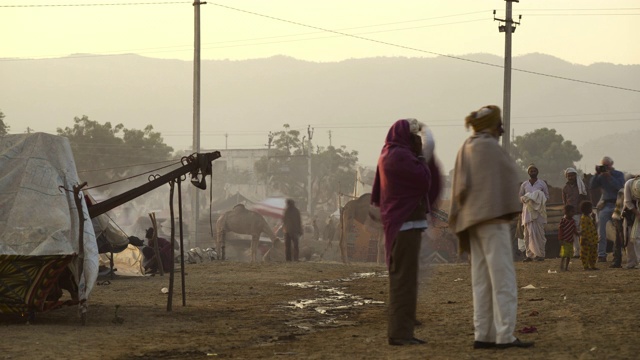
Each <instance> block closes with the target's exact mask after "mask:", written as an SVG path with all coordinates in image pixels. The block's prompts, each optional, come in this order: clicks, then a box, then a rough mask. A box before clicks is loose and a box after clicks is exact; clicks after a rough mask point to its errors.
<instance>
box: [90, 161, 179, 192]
mask: <svg viewBox="0 0 640 360" xmlns="http://www.w3.org/2000/svg"><path fill="white" fill-rule="evenodd" d="M178 163H180V162H178ZM174 165H177V164H169V165H166V166H161V167H159V168H157V169H153V170H149V171H145V172H143V173H140V174H137V175H131V176H128V177H126V178H122V179H118V180H114V181H110V182H108V183H104V184H100V185H96V186H91V187H87V188H84V190H90V189H95V188H99V187H103V186H107V185H113V184H116V183H119V182H122V181H126V180H131V179H133V178H136V177H138V176H142V175H145V174H148V173H152V172H155V171H158V170H162V169H165V168H168V167H171V166H174Z"/></svg>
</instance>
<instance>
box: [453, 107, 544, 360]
mask: <svg viewBox="0 0 640 360" xmlns="http://www.w3.org/2000/svg"><path fill="white" fill-rule="evenodd" d="M465 124H466V127H467V128H469V127H472V128H473V134H472V135H471V136H470V137H469V138H468V139H467V140H466V141H465V142H464V144H463V145H462V147H461V148H460V151H459V152H458V155H457V157H456V163H455V167H454V174H453V188H452V193H451V209H450V211H449V228H450V229H451V230H453V231H454V232H455V234H456V235H457V236H458V239H459V240H460V251H461V252H470V254H471V256H470V260H471V286H472V291H473V325H474V328H475V331H474V338H475V341H474V342H473V347H474V349H490V348H499V349H504V348H509V347H530V346H532V345H533V343H531V342H522V341H520V340H519V339H518V338H516V337H515V336H513V332H514V330H515V326H516V314H517V304H518V289H517V287H516V272H515V267H514V264H513V250H512V245H511V231H510V223H511V222H512V221H513V219H514V218H515V217H516V216H517V214H518V213H519V212H520V210H521V207H520V202H519V201H518V198H517V197H516V196H515V194H516V193H517V191H518V185H519V184H518V183H519V181H518V171H517V167H516V164H515V162H514V161H513V159H512V158H511V156H509V154H508V153H507V152H506V151H505V150H504V149H503V148H502V147H501V146H500V144H498V138H500V136H501V135H502V133H503V132H504V130H503V129H502V118H501V117H500V108H498V107H497V106H494V105H489V106H485V107H483V108H481V109H480V110H478V111H474V112H472V113H471V114H469V116H467V117H466V118H465Z"/></svg>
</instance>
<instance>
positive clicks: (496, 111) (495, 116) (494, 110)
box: [464, 105, 501, 132]
mask: <svg viewBox="0 0 640 360" xmlns="http://www.w3.org/2000/svg"><path fill="white" fill-rule="evenodd" d="M500 120H501V117H500V108H499V107H497V106H495V105H487V106H485V107H483V108H481V109H480V110H478V111H474V112H472V113H471V114H469V116H467V117H466V118H465V119H464V126H465V127H466V128H467V129H468V128H469V126H471V127H473V131H475V132H479V131H482V130H486V129H495V128H497V127H498V124H500Z"/></svg>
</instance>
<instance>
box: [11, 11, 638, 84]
mask: <svg viewBox="0 0 640 360" xmlns="http://www.w3.org/2000/svg"><path fill="white" fill-rule="evenodd" d="M178 3H180V4H184V3H185V2H158V3H114V4H69V5H48V6H107V5H109V6H110V5H155V4H178ZM209 4H211V5H214V6H218V7H222V8H226V9H229V10H233V11H238V12H243V13H247V14H251V15H255V16H260V17H264V18H268V19H272V20H277V21H281V22H286V23H290V24H294V25H298V26H303V27H308V28H312V29H316V30H320V31H322V32H329V33H334V34H337V35H341V36H347V37H352V38H356V39H360V40H365V41H370V42H374V43H378V44H383V45H388V46H393V47H398V48H402V49H406V50H412V51H417V52H422V53H427V54H431V55H437V56H442V57H446V58H450V59H454V60H460V61H466V62H470V63H476V64H480V65H485V66H491V67H496V68H504V66H502V65H497V64H491V63H487V62H483V61H479V60H472V59H465V58H462V57H458V56H453V55H446V54H441V53H438V52H434V51H428V50H422V49H417V48H413V47H409V46H405V45H399V44H394V43H390V42H386V41H380V40H375V39H370V38H366V37H362V36H359V35H354V34H348V33H344V32H341V31H338V30H330V29H326V28H322V27H317V26H313V25H307V24H303V23H300V22H296V21H291V20H286V19H281V18H278V17H274V16H270V15H265V14H260V13H256V12H253V11H248V10H242V9H238V8H234V7H231V6H227V5H222V4H216V3H209ZM37 6H47V5H5V6H3V7H37ZM629 9H631V8H629ZM541 10H544V9H541ZM467 14H468V13H467ZM451 16H455V15H451ZM472 21H480V20H472ZM427 26H437V25H427ZM425 27H426V26H425ZM398 30H405V29H393V30H382V31H380V32H386V31H398ZM303 40H310V39H299V40H292V41H303ZM250 45H256V44H250ZM241 46H247V45H241ZM96 56H102V55H86V56H78V57H96ZM2 61H16V59H2ZM512 71H518V72H522V73H527V74H532V75H538V76H544V77H549V78H554V79H559V80H565V81H571V82H577V83H582V84H587V85H593V86H600V87H606V88H611V89H617V90H623V91H631V92H640V90H638V89H632V88H626V87H621V86H614V85H608V84H602V83H596V82H592V81H585V80H579V79H573V78H569V77H565V76H559V75H551V74H545V73H541V72H537V71H532V70H524V69H517V68H512Z"/></svg>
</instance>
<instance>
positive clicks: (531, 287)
mask: <svg viewBox="0 0 640 360" xmlns="http://www.w3.org/2000/svg"><path fill="white" fill-rule="evenodd" d="M520 289H525V290H529V289H536V287H535V286H533V285H531V284H529V285H527V286H523V287H521V288H520Z"/></svg>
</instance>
